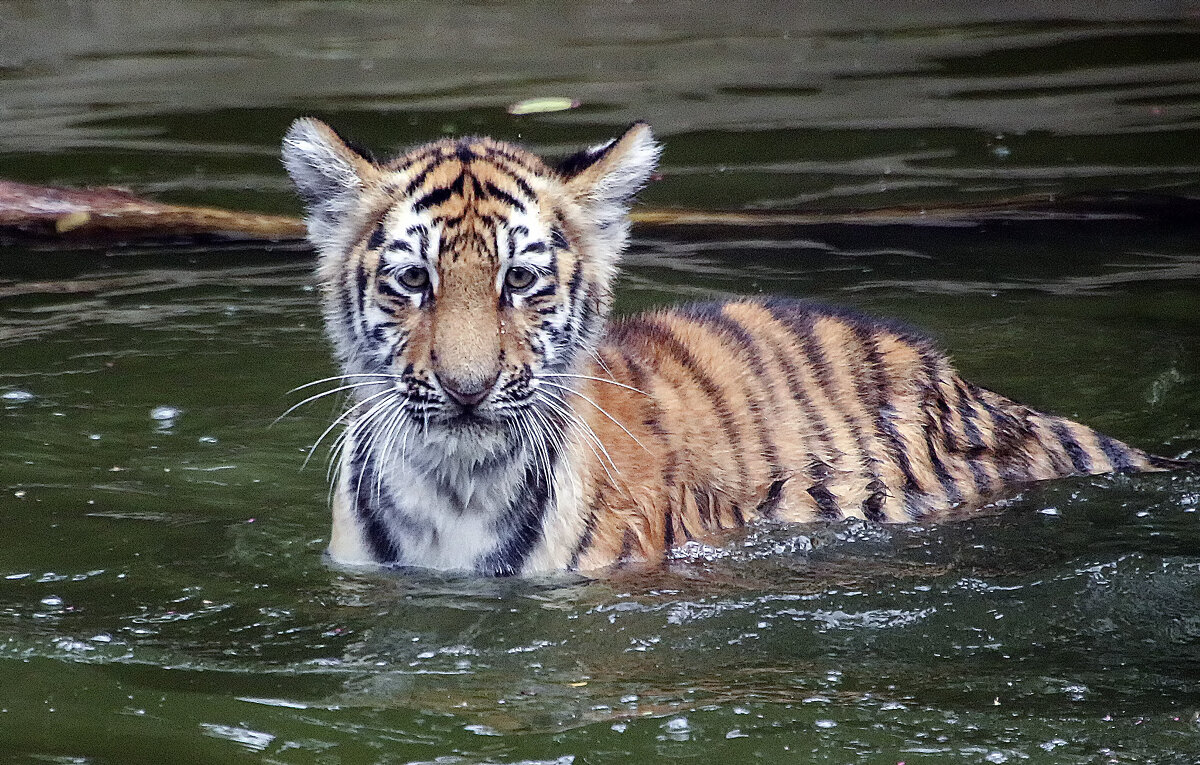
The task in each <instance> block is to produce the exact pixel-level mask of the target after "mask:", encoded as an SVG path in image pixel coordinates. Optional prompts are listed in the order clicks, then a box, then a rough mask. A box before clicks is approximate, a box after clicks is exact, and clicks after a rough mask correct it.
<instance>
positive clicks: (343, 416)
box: [300, 388, 394, 470]
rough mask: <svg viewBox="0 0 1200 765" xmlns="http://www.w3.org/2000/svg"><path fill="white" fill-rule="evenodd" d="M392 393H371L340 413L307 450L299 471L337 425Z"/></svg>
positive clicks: (389, 389) (389, 390) (391, 390)
mask: <svg viewBox="0 0 1200 765" xmlns="http://www.w3.org/2000/svg"><path fill="white" fill-rule="evenodd" d="M393 392H394V391H393V389H391V388H388V389H387V390H384V391H380V392H379V393H373V394H371V395H370V396H367V397H366V398H364V399H363V400H362V401H359V402H358V403H357V404H355V405H354V406H352V407H350V408H349V409H347V410H346V411H344V412H342V413H341V414H340V415H339V416H338V418H337V419H336V420H334V421H333V422H332V423H330V425H329V427H328V428H325V432H324V433H322V434H321V437H320V438H318V439H317V440H316V443H314V444H313V445H312V447H311V448H310V449H309V450H308V456H307V457H305V458H304V464H302V465H301V466H300V469H301V470H303V469H304V468H305V467H306V466H307V465H308V461H309V460H311V459H312V456H313V455H314V454H316V452H317V447H318V446H320V445H321V442H322V441H324V440H325V437H326V436H328V435H329V433H330V432H331V431H332V430H333V429H334V428H336V427H337V426H338V425H339V424H341V423H342V422H343V421H344V420H345V419H346V418H347V417H349V416H350V415H351V414H353V413H354V412H355V410H357V409H358V408H360V407H362V406H363V405H364V404H366V403H368V402H369V401H371V400H373V399H377V398H379V397H380V396H386V395H387V394H389V393H393Z"/></svg>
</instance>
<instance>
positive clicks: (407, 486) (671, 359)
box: [284, 120, 1165, 575]
mask: <svg viewBox="0 0 1200 765" xmlns="http://www.w3.org/2000/svg"><path fill="white" fill-rule="evenodd" d="M658 152H659V148H658V145H657V144H656V143H655V142H654V141H653V139H652V137H651V135H650V131H649V128H647V127H646V126H645V125H643V124H637V125H634V126H633V127H631V128H630V129H629V131H627V132H626V133H625V134H624V135H623V136H621V137H620V138H618V139H616V140H614V141H611V142H609V143H607V144H603V145H601V146H598V147H594V148H593V149H589V150H587V151H585V152H581V153H580V154H579V155H576V156H575V157H572V158H571V159H569V160H568V161H567V162H564V163H563V164H562V165H560V166H559V167H557V168H555V167H551V166H549V165H547V164H545V163H543V162H542V160H540V159H539V158H537V157H535V156H534V155H532V154H529V153H528V152H526V151H524V150H522V149H520V148H518V147H516V146H512V145H510V144H505V143H501V142H497V141H493V140H491V139H487V138H464V139H460V140H443V141H439V142H436V143H432V144H429V145H426V146H423V147H420V148H418V149H416V150H414V151H411V152H409V153H407V154H404V155H402V156H401V157H399V158H397V159H395V160H392V161H390V162H387V163H383V164H380V163H376V162H374V161H373V160H371V159H369V158H367V157H366V156H365V155H363V154H360V153H358V152H356V151H354V150H352V149H351V148H349V147H348V146H347V145H346V144H345V143H344V142H343V141H342V140H341V139H340V138H338V136H337V135H336V134H335V133H334V132H333V131H332V130H330V129H329V128H328V127H327V126H325V125H323V124H322V123H319V122H317V121H315V120H298V121H297V122H296V123H295V124H294V125H293V126H292V128H291V130H290V131H289V132H288V135H287V138H286V139H285V142H284V161H285V164H286V165H287V168H288V170H289V172H290V174H291V175H292V178H293V179H294V181H295V182H296V184H297V187H298V188H299V190H300V192H301V194H302V195H303V196H304V198H305V200H306V202H307V203H308V209H309V216H308V222H309V232H310V238H311V239H312V241H313V243H314V244H315V245H316V247H317V248H318V250H319V252H320V267H319V268H320V281H321V286H322V290H323V299H324V306H325V318H326V326H327V329H328V333H329V336H330V338H331V340H332V343H333V346H334V348H335V351H336V353H337V357H338V360H339V362H340V364H341V365H342V367H343V371H344V376H343V377H341V378H339V379H340V380H341V381H342V383H343V386H342V387H344V388H345V389H346V390H349V391H350V393H351V400H350V406H349V407H348V409H347V411H346V412H345V413H344V414H343V417H342V418H341V420H340V421H341V422H344V423H346V428H345V430H344V431H343V433H342V436H341V442H340V449H341V451H340V454H341V457H340V459H339V463H338V465H339V472H338V476H337V478H336V480H335V484H334V502H333V505H334V508H333V515H334V523H333V535H332V538H331V541H330V546H329V550H330V553H331V555H332V557H333V558H334V560H336V561H339V562H342V563H352V564H388V565H415V566H427V567H434V568H442V569H467V570H473V571H477V572H481V573H487V574H497V575H504V574H524V573H531V572H540V571H549V570H559V569H575V570H591V569H598V568H602V567H605V566H609V565H612V564H614V563H617V562H622V561H628V560H657V559H661V558H663V557H664V556H665V555H667V554H668V553H669V551H670V550H671V548H672V547H674V546H676V545H679V544H682V543H684V542H686V541H689V540H704V541H714V542H715V541H719V539H720V536H721V534H722V532H724V531H726V530H728V529H733V528H738V527H741V526H744V525H746V524H747V523H751V522H753V521H754V520H756V519H760V518H769V519H776V520H782V521H795V522H806V521H814V520H836V519H841V518H847V517H859V518H865V519H868V520H871V521H876V522H887V521H901V522H902V521H912V520H917V519H923V518H929V517H933V516H944V515H946V514H947V511H950V510H952V509H956V508H959V509H970V508H973V507H978V506H979V505H980V504H982V503H984V502H986V501H988V500H989V499H991V498H993V497H996V496H998V495H1001V494H1003V493H1004V492H1005V491H1008V490H1011V489H1012V487H1014V486H1018V485H1021V484H1024V483H1027V482H1030V481H1039V480H1044V479H1049V478H1055V477H1059V476H1067V475H1078V474H1095V473H1107V472H1112V471H1141V470H1151V469H1155V468H1156V467H1158V466H1159V463H1158V462H1157V461H1156V459H1157V458H1153V457H1150V456H1148V455H1146V454H1145V453H1143V452H1141V451H1139V450H1137V449H1134V448H1132V447H1130V446H1127V445H1125V444H1123V443H1121V442H1119V441H1116V440H1114V439H1111V438H1109V437H1107V436H1104V435H1102V434H1100V433H1097V432H1096V431H1094V430H1092V429H1090V428H1087V427H1085V426H1083V425H1080V424H1078V423H1075V422H1072V421H1070V420H1067V419H1063V418H1060V417H1055V416H1052V415H1047V414H1042V413H1040V412H1036V411H1033V410H1031V409H1029V408H1027V407H1025V406H1022V405H1020V404H1017V403H1015V402H1013V401H1011V400H1009V399H1006V398H1004V397H1003V396H1000V395H997V394H995V393H993V392H991V391H988V390H985V389H983V388H979V387H977V386H975V385H972V384H970V383H968V382H966V381H964V380H963V379H962V378H960V377H959V376H958V374H957V373H956V372H955V371H954V369H953V367H952V366H951V365H950V363H949V361H948V360H947V359H946V357H945V356H944V355H942V354H941V353H940V352H938V351H937V350H936V349H935V348H934V347H933V346H932V345H930V343H929V342H928V341H927V340H925V339H924V338H922V337H920V336H919V335H916V334H914V333H912V332H910V331H908V330H905V329H901V328H898V327H896V326H894V325H891V324H887V323H883V322H878V321H873V320H871V319H868V318H865V317H862V316H858V315H856V314H852V313H848V312H845V311H839V310H834V309H830V308H826V307H820V306H814V305H809V304H807V303H803V302H799V301H793V300H782V299H765V300H763V299H745V300H736V301H731V302H726V303H711V304H698V305H689V306H683V307H680V308H676V309H672V310H665V311H660V312H656V313H651V314H647V315H641V316H636V317H632V318H628V319H624V320H622V321H618V322H615V323H611V324H610V323H609V321H608V317H609V311H610V305H611V285H612V282H613V279H614V277H615V273H616V266H617V260H618V258H619V256H620V254H621V251H622V249H623V248H624V246H625V243H626V239H627V236H628V227H629V224H628V220H627V216H626V210H627V206H628V203H629V200H630V199H631V197H632V196H633V194H634V193H636V191H637V190H638V189H639V188H640V187H641V186H642V185H643V184H644V183H645V182H646V180H647V179H648V178H649V176H650V173H651V172H652V170H653V168H654V165H655V162H656V160H657V157H658ZM339 389H341V388H339ZM1163 464H1165V463H1163Z"/></svg>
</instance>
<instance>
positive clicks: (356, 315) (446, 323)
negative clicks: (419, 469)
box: [284, 119, 658, 437]
mask: <svg viewBox="0 0 1200 765" xmlns="http://www.w3.org/2000/svg"><path fill="white" fill-rule="evenodd" d="M657 156H658V146H657V145H656V144H655V143H654V141H653V139H652V137H651V135H650V131H649V128H648V127H646V126H645V125H643V124H637V125H634V126H633V127H631V128H630V129H629V130H628V131H627V132H626V133H625V134H624V135H623V136H621V137H620V138H619V139H616V140H615V141H612V142H609V143H607V144H604V145H602V146H599V147H595V148H594V149H591V150H588V151H585V152H582V153H580V154H579V155H576V156H575V157H572V158H571V159H570V160H568V161H567V163H565V164H564V165H562V166H561V167H559V168H551V167H550V166H548V165H546V164H545V163H543V162H542V161H541V160H540V159H539V158H537V157H536V156H534V155H532V154H530V153H528V152H526V151H524V150H522V149H520V148H519V147H516V146H512V145H509V144H505V143H501V142H497V141H493V140H491V139H486V138H464V139H461V140H444V141H439V142H436V143H432V144H428V145H426V146H423V147H420V148H418V149H415V150H413V151H411V152H409V153H407V154H405V155H403V156H401V157H399V158H397V159H395V160H392V161H390V162H387V163H376V162H374V161H372V160H371V159H369V158H367V157H365V156H364V155H362V154H360V153H358V152H356V151H355V150H353V149H351V148H350V147H348V146H347V145H346V144H345V143H344V142H343V141H342V140H341V139H340V138H339V137H338V136H337V134H336V133H334V132H333V131H332V130H331V129H330V128H329V127H327V126H326V125H324V124H322V123H320V122H318V121H316V120H310V119H302V120H297V121H296V122H295V123H294V124H293V125H292V127H291V129H290V130H289V131H288V134H287V137H286V138H285V140H284V162H285V165H286V166H287V169H288V172H289V173H290V175H291V177H292V179H293V180H294V181H295V183H296V185H297V187H298V188H299V190H300V192H301V194H302V195H303V196H304V198H305V201H306V202H307V204H308V213H309V214H308V219H307V220H308V226H309V238H310V239H311V240H312V242H313V244H314V245H316V247H317V249H318V250H319V253H320V259H321V263H320V278H321V285H322V290H323V293H324V302H325V318H326V326H327V330H328V333H329V335H330V337H331V339H332V341H333V343H334V346H335V349H336V352H337V354H338V357H339V360H340V361H341V362H342V364H343V366H344V371H345V373H346V374H347V375H379V377H378V379H376V378H374V377H360V378H348V380H349V382H352V383H353V382H362V383H364V384H363V385H362V386H361V387H358V388H356V393H357V394H358V396H359V398H360V399H362V400H363V402H364V407H363V412H364V413H366V412H377V413H378V412H381V413H382V414H383V415H386V418H391V419H392V420H403V421H407V422H417V421H419V422H420V423H421V427H422V429H423V431H424V432H425V434H426V436H427V437H433V436H436V435H438V434H439V433H441V434H442V435H447V434H450V435H459V436H461V435H463V434H464V433H469V434H475V435H477V436H482V434H486V433H487V432H488V431H489V430H491V431H503V430H505V429H506V428H507V429H510V430H511V427H512V426H513V425H514V423H518V424H519V423H520V422H538V421H539V419H538V415H537V413H536V412H534V413H531V410H534V409H537V408H538V407H539V406H540V407H541V408H542V409H544V410H545V414H546V415H549V414H551V413H553V412H554V411H555V409H556V407H561V399H562V396H561V395H560V394H558V393H557V391H561V390H562V388H563V386H569V385H570V380H571V378H570V377H567V376H563V375H569V374H570V373H571V371H572V370H573V369H574V365H575V364H576V362H578V361H579V360H580V359H581V358H582V357H584V356H586V355H587V354H588V353H589V351H590V349H591V348H592V347H593V346H594V344H595V342H596V340H597V338H598V336H599V334H600V332H601V331H602V328H603V325H604V322H605V319H606V317H607V314H608V311H609V305H610V285H611V282H612V279H613V276H614V273H615V266H616V260H617V258H618V256H619V254H620V251H621V250H622V249H623V247H624V245H625V241H626V238H627V235H628V222H627V217H626V208H627V204H628V201H629V199H630V197H631V196H632V195H633V193H635V192H636V191H637V190H638V188H640V187H641V185H642V184H644V183H645V181H646V179H647V178H648V176H649V174H650V173H651V172H652V170H653V167H654V163H655V161H656V159H657ZM368 396H378V399H377V401H378V405H377V406H372V405H371V404H369V403H366V402H365V399H366V397H368ZM381 419H383V418H381Z"/></svg>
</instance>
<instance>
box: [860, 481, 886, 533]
mask: <svg viewBox="0 0 1200 765" xmlns="http://www.w3.org/2000/svg"><path fill="white" fill-rule="evenodd" d="M867 490H868V491H870V492H871V493H870V494H869V495H868V496H867V498H866V499H864V500H863V504H862V508H863V516H864V517H865V518H866V519H867V520H868V521H874V522H875V523H885V522H887V513H886V512H885V511H884V509H883V503H884V500H886V499H887V496H888V490H887V484H885V483H884V482H883V481H879V480H876V481H871V482H870V483H868V484H867Z"/></svg>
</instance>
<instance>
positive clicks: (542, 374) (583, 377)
mask: <svg viewBox="0 0 1200 765" xmlns="http://www.w3.org/2000/svg"><path fill="white" fill-rule="evenodd" d="M538 377H570V378H572V379H574V380H595V381H596V382H602V383H608V384H609V385H615V386H617V387H618V388H624V389H625V390H631V391H633V392H634V393H640V394H642V395H643V396H649V395H650V394H649V393H647V392H646V391H644V390H638V389H637V388H635V387H633V386H632V385H626V384H625V383H619V382H617V381H616V380H606V379H604V378H603V377H592V376H590V375H569V374H563V373H562V372H539V373H538Z"/></svg>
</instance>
